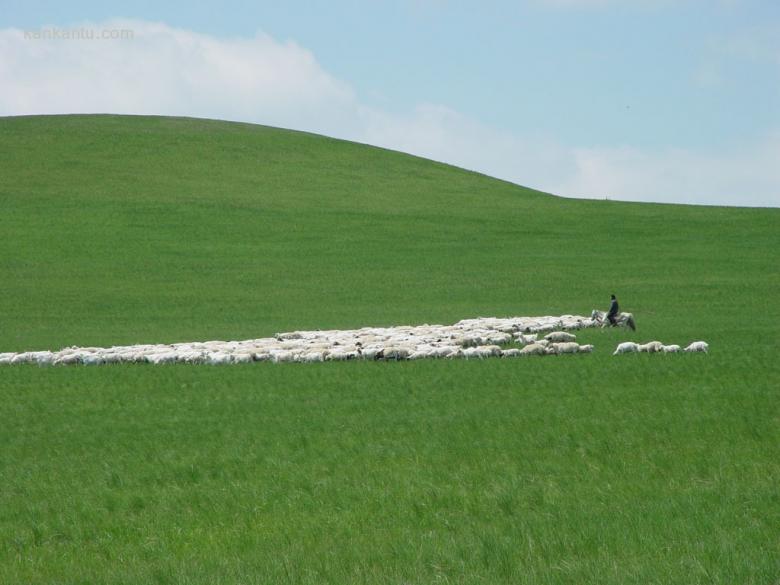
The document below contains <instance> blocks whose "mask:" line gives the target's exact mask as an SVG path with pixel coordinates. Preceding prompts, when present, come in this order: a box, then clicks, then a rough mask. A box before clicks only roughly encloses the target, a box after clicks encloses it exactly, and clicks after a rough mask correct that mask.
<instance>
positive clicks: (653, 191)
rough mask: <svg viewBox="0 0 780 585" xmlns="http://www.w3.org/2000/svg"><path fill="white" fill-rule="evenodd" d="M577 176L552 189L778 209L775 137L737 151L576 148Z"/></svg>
mask: <svg viewBox="0 0 780 585" xmlns="http://www.w3.org/2000/svg"><path fill="white" fill-rule="evenodd" d="M574 158H575V160H576V168H577V170H576V172H575V173H574V175H572V176H571V177H569V178H567V179H566V180H564V181H562V182H561V183H559V184H558V185H557V187H556V191H557V192H559V193H566V194H569V195H572V196H582V197H590V198H594V199H604V198H606V197H609V198H611V199H622V200H628V201H657V202H670V203H671V202H678V203H700V204H713V203H716V204H722V205H751V206H773V207H777V206H780V166H778V164H777V161H780V135H771V136H768V137H767V138H766V139H764V140H762V141H760V142H758V143H755V144H751V145H748V146H746V147H745V148H743V149H741V150H740V151H737V152H727V153H696V152H692V151H689V150H684V149H669V150H666V151H663V152H643V151H641V150H638V149H635V148H630V147H622V148H593V149H577V150H575V151H574Z"/></svg>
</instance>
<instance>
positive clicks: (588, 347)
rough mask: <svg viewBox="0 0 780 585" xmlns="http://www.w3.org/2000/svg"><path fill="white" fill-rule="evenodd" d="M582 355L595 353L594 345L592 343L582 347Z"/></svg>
mask: <svg viewBox="0 0 780 585" xmlns="http://www.w3.org/2000/svg"><path fill="white" fill-rule="evenodd" d="M580 353H593V345H592V344H590V343H586V344H585V345H581V346H580Z"/></svg>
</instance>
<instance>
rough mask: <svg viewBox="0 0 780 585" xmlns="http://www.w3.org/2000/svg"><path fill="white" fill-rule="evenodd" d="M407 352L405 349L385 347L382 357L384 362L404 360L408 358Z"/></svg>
mask: <svg viewBox="0 0 780 585" xmlns="http://www.w3.org/2000/svg"><path fill="white" fill-rule="evenodd" d="M409 353H410V352H409V350H408V349H406V348H405V347H386V348H385V350H384V353H383V357H384V358H385V359H386V360H396V361H398V360H405V359H406V358H408V357H409Z"/></svg>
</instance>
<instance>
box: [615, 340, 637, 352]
mask: <svg viewBox="0 0 780 585" xmlns="http://www.w3.org/2000/svg"><path fill="white" fill-rule="evenodd" d="M637 351H639V346H638V345H637V344H636V343H634V342H633V341H624V342H623V343H621V344H619V345H618V346H617V348H615V351H614V353H613V354H612V355H617V354H619V353H634V352H637Z"/></svg>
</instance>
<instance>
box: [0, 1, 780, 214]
mask: <svg viewBox="0 0 780 585" xmlns="http://www.w3.org/2000/svg"><path fill="white" fill-rule="evenodd" d="M83 26H87V27H90V28H92V29H95V30H100V29H106V28H116V27H121V28H123V29H125V28H127V29H131V30H132V31H133V32H134V35H133V38H132V40H100V41H91V42H90V41H89V40H73V39H70V40H62V39H48V40H47V39H43V40H40V39H38V40H31V39H30V38H25V37H24V36H22V35H21V33H23V32H24V31H27V32H28V33H29V32H30V31H35V30H39V31H40V30H45V29H46V28H47V27H48V28H52V27H60V28H66V27H83ZM193 47H197V48H193ZM237 63H238V65H236V64H237ZM55 67H56V69H55ZM145 69H148V70H149V73H148V75H146V74H145ZM172 79H173V80H172ZM247 80H250V81H251V82H248V81H247ZM139 85H140V86H142V87H139ZM144 85H146V87H143V86H144ZM0 87H2V89H0V115H14V114H26V113H61V112H70V111H115V112H121V113H160V114H181V115H196V116H204V117H218V118H225V119H239V120H244V121H250V122H258V123H268V124H272V125H279V126H284V127H290V128H296V129H301V130H310V131H314V132H321V133H325V134H330V135H334V136H338V137H343V138H348V139H352V140H358V141H361V142H369V143H373V144H378V145H380V146H386V147H389V148H395V149H399V150H405V151H408V152H412V153H414V154H419V155H422V156H427V157H430V158H435V159H437V160H443V161H445V162H451V163H453V164H457V165H459V166H464V167H467V168H472V169H474V170H478V171H481V172H485V173H487V174H491V175H494V176H499V177H501V178H505V179H508V180H512V181H515V182H518V183H521V184H525V185H529V186H533V187H537V188H540V189H543V190H546V191H550V192H554V193H557V194H561V195H567V196H586V197H594V198H604V197H609V198H613V199H626V200H652V201H674V202H690V203H707V204H729V205H772V206H780V171H778V170H777V169H778V168H780V2H776V1H775V0H709V1H704V0H676V1H671V0H525V1H515V2H500V1H489V0H488V1H486V2H480V3H477V2H454V1H448V0H399V1H396V2H380V1H364V2H357V1H345V0H342V1H339V0H331V1H316V2H306V3H302V2H238V1H234V2H221V3H208V2H205V3H191V2H177V1H173V2H166V3H162V2H122V3H118V2H88V1H73V2H68V3H59V2H57V3H55V2H39V1H29V0H28V1H27V2H24V3H9V2H0ZM87 87H89V88H90V90H89V95H85V93H86V92H87V90H86V88H87ZM220 87H222V88H224V89H223V91H220V89H219V88H220ZM79 88H81V89H79ZM196 94H197V95H196ZM193 96H194V97H193Z"/></svg>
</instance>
